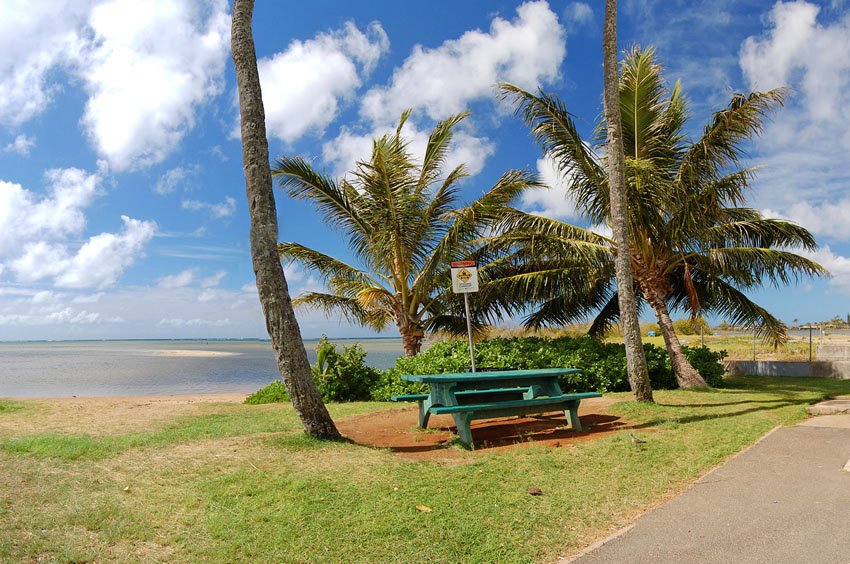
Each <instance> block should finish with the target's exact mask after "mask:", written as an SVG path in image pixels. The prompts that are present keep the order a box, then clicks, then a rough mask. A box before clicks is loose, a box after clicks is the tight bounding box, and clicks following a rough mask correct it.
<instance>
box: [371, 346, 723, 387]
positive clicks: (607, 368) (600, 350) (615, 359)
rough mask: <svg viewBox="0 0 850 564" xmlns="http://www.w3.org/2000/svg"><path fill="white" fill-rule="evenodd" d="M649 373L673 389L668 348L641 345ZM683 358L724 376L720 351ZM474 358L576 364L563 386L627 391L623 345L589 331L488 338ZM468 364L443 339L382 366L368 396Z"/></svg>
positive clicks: (716, 378)
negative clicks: (552, 336) (413, 377)
mask: <svg viewBox="0 0 850 564" xmlns="http://www.w3.org/2000/svg"><path fill="white" fill-rule="evenodd" d="M644 353H645V354H646V362H647V367H648V369H649V378H650V381H651V383H652V387H653V388H654V389H672V388H676V387H677V384H676V378H675V376H674V375H673V371H672V369H671V367H670V361H669V359H668V357H667V352H666V351H665V350H664V349H662V348H660V347H657V346H655V345H651V344H644ZM686 354H687V355H688V359H689V360H691V362H692V363H693V364H694V367H695V368H696V369H697V370H698V371H700V373H701V374H703V375H704V377H705V378H706V380H707V381H709V380H710V381H709V385H711V386H718V385H719V384H720V381H721V378H722V376H723V365H722V364H720V362H719V361H720V359H721V358H722V357H723V355H722V354H721V353H716V352H713V351H710V350H709V349H706V348H702V347H701V348H694V349H687V348H686ZM475 363H476V365H477V366H486V367H488V368H514V369H517V370H524V369H533V368H552V367H569V368H581V369H582V371H583V372H582V373H581V374H570V375H567V376H565V377H564V379H563V380H562V381H561V387H562V388H563V389H564V391H569V392H582V391H590V390H596V391H602V392H622V391H628V389H629V383H628V374H627V371H626V352H625V347H624V346H623V345H622V344H616V343H604V342H602V341H599V340H597V339H594V338H592V337H589V336H583V337H579V338H571V337H559V338H556V339H548V338H543V337H515V338H511V339H489V340H486V341H481V342H479V343H477V344H476V347H475ZM468 369H469V349H468V348H467V344H466V343H465V342H463V341H444V342H441V343H437V344H435V345H434V346H433V347H431V348H430V349H428V350H426V351H424V352H422V353H419V354H418V355H416V356H413V357H407V358H400V359H398V361H397V362H396V365H395V367H394V368H391V369H389V370H387V371H386V372H385V373H384V375H383V376H382V378H381V381H380V382H379V383H378V385H377V386H376V387H375V388H374V389H373V391H372V398H373V399H375V400H379V401H387V400H389V399H390V397H391V396H393V395H398V394H414V393H423V392H427V390H428V387H427V385H423V384H417V383H412V382H406V381H404V380H402V379H401V376H402V375H403V374H441V373H449V372H464V371H466V370H468Z"/></svg>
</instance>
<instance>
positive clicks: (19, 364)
mask: <svg viewBox="0 0 850 564" xmlns="http://www.w3.org/2000/svg"><path fill="white" fill-rule="evenodd" d="M317 342H318V341H315V340H305V341H304V346H305V347H306V349H307V356H308V358H309V359H310V363H311V364H312V363H314V362H315V361H316V343H317ZM333 342H334V343H335V344H336V345H337V349H338V350H341V348H342V346H349V345H352V344H354V343H359V344H360V345H361V346H362V347H363V348H364V350H366V352H367V355H366V363H367V364H369V365H371V366H374V367H375V368H381V369H385V368H388V367H390V366H393V365H394V364H395V361H396V359H397V358H398V357H399V356H402V355H403V350H402V344H401V339H360V340H354V339H338V340H334V341H333ZM279 377H280V375H279V373H278V371H277V366H276V364H275V360H274V353H273V351H272V347H271V343H270V342H268V341H259V340H257V341H254V340H245V341H243V340H235V341H224V340H222V341H219V340H210V341H202V340H191V341H56V342H26V343H0V397H18V398H22V397H67V396H74V395H76V396H123V395H143V394H190V393H216V392H254V391H256V390H257V389H259V388H261V387H263V386H265V385H266V384H268V383H270V382H272V381H273V380H275V379H277V378H279Z"/></svg>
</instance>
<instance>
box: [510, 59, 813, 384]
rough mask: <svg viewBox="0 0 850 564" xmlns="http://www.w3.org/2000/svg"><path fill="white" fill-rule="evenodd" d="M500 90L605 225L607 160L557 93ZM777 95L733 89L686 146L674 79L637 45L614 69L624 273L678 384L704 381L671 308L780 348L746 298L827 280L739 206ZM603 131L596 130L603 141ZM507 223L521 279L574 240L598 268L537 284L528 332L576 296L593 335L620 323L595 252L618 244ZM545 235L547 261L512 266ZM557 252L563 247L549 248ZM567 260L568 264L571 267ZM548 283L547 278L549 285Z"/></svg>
mask: <svg viewBox="0 0 850 564" xmlns="http://www.w3.org/2000/svg"><path fill="white" fill-rule="evenodd" d="M502 91H503V94H504V96H506V97H508V98H511V99H512V100H513V101H514V103H515V104H516V106H517V108H518V112H519V113H520V115H522V117H523V118H524V120H525V121H526V123H528V124H529V126H531V128H532V132H533V133H534V135H535V136H536V137H537V139H538V140H539V141H540V142H541V143H542V145H543V148H544V150H545V151H546V152H547V153H548V154H549V155H550V156H552V157H553V158H554V160H555V161H556V162H557V163H558V164H559V166H560V169H561V171H562V172H563V173H564V174H565V176H566V177H567V178H568V179H569V186H568V190H569V191H570V193H571V195H572V196H573V198H575V200H576V202H577V205H578V208H579V209H581V210H583V212H584V214H585V216H586V217H587V218H588V219H589V220H590V221H591V222H592V223H594V224H599V223H607V222H608V221H609V217H610V206H609V196H608V191H609V189H608V177H607V176H606V174H605V170H604V167H603V166H602V161H603V159H601V158H600V157H599V156H598V155H597V154H596V153H595V152H594V151H593V150H592V149H591V148H590V145H589V144H588V143H586V142H585V141H584V140H583V139H582V138H581V137H580V135H579V134H578V131H577V129H576V127H575V124H574V123H573V121H572V119H571V117H570V115H569V113H568V112H567V110H566V107H565V106H564V104H563V103H562V102H561V101H560V100H559V99H558V98H556V97H554V96H551V95H548V94H545V93H542V92H541V93H539V94H537V95H534V94H530V93H528V92H526V91H524V90H521V89H520V88H517V87H515V86H512V85H509V84H505V85H502ZM783 99H784V90H782V89H777V90H771V91H769V92H763V93H761V92H754V93H751V94H749V95H743V94H736V95H734V96H733V97H732V100H731V101H730V102H729V104H728V106H727V107H726V108H724V109H723V110H721V111H719V112H717V113H716V114H715V115H714V117H713V119H712V121H711V122H710V123H709V124H708V125H707V126H705V128H704V130H703V133H702V136H701V137H700V138H699V139H698V140H697V141H696V142H693V143H691V142H688V141H687V140H686V137H685V134H684V126H685V122H686V120H687V115H688V113H687V103H686V100H685V98H684V97H683V95H682V93H681V89H680V86H679V84H678V83H677V84H676V85H675V86H674V87H673V88H672V90H669V91H668V89H667V88H666V86H665V84H664V82H663V78H662V74H661V67H660V66H659V65H658V64H656V62H655V55H654V52H653V50H652V49H646V50H640V49H638V48H635V49H633V50H632V51H631V52H630V53H628V54H627V57H626V60H625V62H624V64H623V66H622V72H621V77H620V107H621V109H622V114H623V127H624V129H623V136H624V140H625V143H624V146H625V153H626V178H627V188H628V192H629V203H630V208H629V246H630V250H631V268H632V273H633V274H634V277H635V282H636V286H637V289H638V290H639V294H640V300H641V301H642V302H644V303H648V304H649V305H650V307H652V309H653V311H654V313H655V315H656V317H657V319H658V323H659V327H660V329H661V332H662V335H663V336H664V341H665V345H666V348H667V352H668V354H669V355H670V359H671V363H672V366H673V369H674V371H675V373H676V377H677V380H678V382H679V385H680V386H682V387H700V386H705V381H704V380H703V379H702V377H701V376H700V375H699V373H697V371H696V370H694V369H693V367H692V366H691V365H690V364H689V363H688V361H687V359H686V358H685V356H684V354H683V353H682V349H681V345H680V343H679V340H678V338H677V336H676V334H675V332H674V330H673V326H672V321H671V319H670V311H674V310H677V309H687V310H690V312H691V313H692V315H694V316H696V315H697V314H698V313H699V312H700V311H705V312H714V313H719V314H721V315H724V316H725V317H727V318H729V319H730V320H731V321H732V323H733V324H746V325H757V326H758V327H759V329H758V332H759V333H760V334H761V336H762V337H763V338H765V339H767V340H770V341H773V342H774V343H778V342H781V341H783V340H784V339H786V338H787V336H786V328H785V325H784V324H783V323H782V322H780V321H779V320H778V319H776V318H775V317H773V316H772V315H771V314H770V313H769V312H767V311H766V310H765V309H764V308H762V307H761V306H759V305H758V304H756V303H754V302H752V301H751V300H750V299H749V298H747V296H746V295H745V294H744V292H745V291H746V290H749V289H753V288H757V287H761V286H763V285H764V284H765V283H770V284H773V285H775V286H779V285H783V284H787V283H789V282H791V281H795V280H798V279H800V278H801V277H803V276H817V275H824V274H827V273H826V270H825V269H824V268H823V267H822V266H820V265H819V264H817V263H815V262H813V261H811V260H808V259H806V258H804V257H802V256H800V255H798V254H796V253H795V252H794V251H795V250H798V249H801V248H802V249H807V250H813V249H815V248H816V242H815V240H814V238H813V237H812V235H811V234H810V233H809V232H808V231H807V230H805V229H803V228H802V227H799V226H797V225H794V224H793V223H790V222H786V221H779V220H773V219H766V218H764V217H762V216H761V214H760V213H759V212H758V211H757V210H754V209H750V208H747V207H744V202H745V198H744V192H745V190H746V188H747V187H748V186H749V182H750V180H751V179H752V178H753V176H754V169H744V168H741V167H740V156H741V152H742V148H741V145H742V143H743V142H745V141H746V140H748V139H751V138H752V137H754V136H755V135H757V134H758V133H759V132H760V130H761V128H762V125H763V123H764V120H765V118H766V116H767V114H768V113H769V112H770V111H771V110H772V109H773V108H775V107H776V106H778V105H780V104H781V103H782V101H783ZM604 125H605V124H602V125H600V128H599V132H600V136H601V135H602V134H604V132H605V127H604ZM503 228H505V229H509V230H510V233H511V235H510V238H509V239H508V240H505V241H502V242H501V243H500V244H501V245H502V247H503V248H504V247H505V246H506V245H513V248H514V249H517V248H521V249H522V250H521V253H520V255H517V256H518V257H520V258H512V259H505V263H507V264H512V265H513V268H514V269H515V272H516V273H517V275H519V273H521V272H524V276H525V277H526V279H529V278H533V276H531V274H530V273H531V272H534V271H535V270H534V269H536V271H537V272H538V273H539V274H540V276H544V273H545V272H546V271H547V270H549V271H551V270H555V271H557V269H558V258H557V256H558V255H557V253H558V252H560V253H565V252H571V250H572V249H574V248H575V247H576V245H578V250H580V251H581V252H582V253H584V254H583V255H580V256H584V257H590V258H592V259H593V260H594V261H595V262H591V263H589V265H588V269H587V270H585V271H584V272H585V276H586V278H587V281H586V283H585V284H584V286H580V287H574V286H570V287H568V290H569V291H567V292H565V293H562V294H560V295H559V294H558V293H557V292H549V293H548V294H547V293H546V292H545V291H543V290H540V289H539V288H538V289H537V290H540V291H538V303H539V304H540V307H539V308H538V309H537V311H535V312H533V313H532V314H531V315H530V316H529V317H528V319H527V322H528V323H529V324H530V325H542V324H548V323H563V322H568V321H572V320H575V319H576V316H572V315H570V313H569V312H570V311H571V310H570V309H569V308H568V309H566V310H565V312H566V313H563V312H560V311H558V307H559V306H560V305H563V304H565V303H566V302H568V301H572V300H581V301H582V303H584V304H585V306H584V308H585V309H587V308H589V307H594V308H598V314H597V316H596V319H595V320H594V322H593V324H592V326H591V328H590V331H591V333H593V334H597V335H598V334H602V333H604V332H605V330H607V329H608V328H609V327H610V325H611V324H612V323H614V322H615V321H616V320H617V318H618V316H619V308H618V303H617V299H618V296H617V295H616V292H615V291H614V290H613V289H612V288H611V283H610V272H611V268H610V266H606V264H605V260H604V253H602V252H601V251H602V250H603V249H608V254H609V256H610V255H613V254H614V249H615V248H616V246H615V244H614V241H612V240H611V239H610V238H607V237H604V236H601V235H597V234H595V233H591V232H589V231H584V230H579V229H578V228H576V227H574V226H567V225H566V224H563V223H561V222H557V221H554V220H549V219H546V218H539V217H531V216H524V215H523V214H519V213H515V214H513V215H511V216H510V217H507V218H506V222H505V223H504V225H503ZM541 238H546V239H548V242H547V243H546V245H548V246H549V247H550V250H549V251H548V254H547V256H550V257H552V260H551V261H549V262H547V263H546V264H545V265H540V264H537V265H534V264H531V263H530V264H529V265H528V268H529V269H531V270H525V271H523V268H524V267H523V266H522V265H521V264H520V263H519V262H517V261H518V260H519V261H521V256H527V255H528V254H529V253H530V252H531V249H530V248H529V247H530V246H532V245H537V246H539V243H540V240H541ZM559 246H560V250H559V251H557V252H556V251H554V250H553V249H556V248H558V247H559ZM578 250H577V251H576V252H578ZM515 252H516V251H515ZM609 260H610V259H609ZM511 261H513V262H511ZM574 262H575V261H574V260H571V261H568V264H566V265H565V266H566V267H567V268H572V269H575V268H576V265H575V264H574ZM541 266H545V268H541ZM507 270H510V269H507ZM573 272H574V270H573ZM560 276H563V274H560ZM556 277H557V276H556ZM537 282H538V283H541V284H542V282H541V281H537ZM508 284H510V283H508ZM556 286H557V284H554V283H553V282H549V283H548V287H550V288H554V287H556ZM541 288H544V286H541ZM515 307H517V306H515Z"/></svg>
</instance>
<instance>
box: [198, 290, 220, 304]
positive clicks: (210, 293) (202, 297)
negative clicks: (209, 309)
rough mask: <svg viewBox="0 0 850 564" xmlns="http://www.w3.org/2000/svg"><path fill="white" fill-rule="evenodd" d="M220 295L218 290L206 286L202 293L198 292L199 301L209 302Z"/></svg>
mask: <svg viewBox="0 0 850 564" xmlns="http://www.w3.org/2000/svg"><path fill="white" fill-rule="evenodd" d="M217 297H218V292H217V291H215V290H214V289H212V288H205V289H204V290H203V291H202V292H201V293H200V294H198V301H199V302H209V301H212V300H214V299H216V298H217Z"/></svg>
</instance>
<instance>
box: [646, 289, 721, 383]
mask: <svg viewBox="0 0 850 564" xmlns="http://www.w3.org/2000/svg"><path fill="white" fill-rule="evenodd" d="M644 295H645V296H646V301H647V302H648V303H649V305H650V307H652V310H653V311H654V312H655V317H656V318H658V327H659V328H661V335H662V336H663V337H664V345H665V347H666V348H667V355H668V356H669V357H670V366H672V367H673V373H674V374H675V375H676V381H677V382H679V387H680V388H707V387H708V384H706V383H705V380H704V379H703V377H702V376H701V375H700V373H699V372H697V370H696V368H694V367H693V366H691V363H690V362H688V357H686V356H685V353H684V351H682V345H681V343H679V337H677V336H676V331H675V330H674V329H673V321H672V320H671V319H670V312H669V311H667V302H666V300H665V297H664V296H663V295H662V294H661V293H659V292H653V291H652V290H646V289H644Z"/></svg>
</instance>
